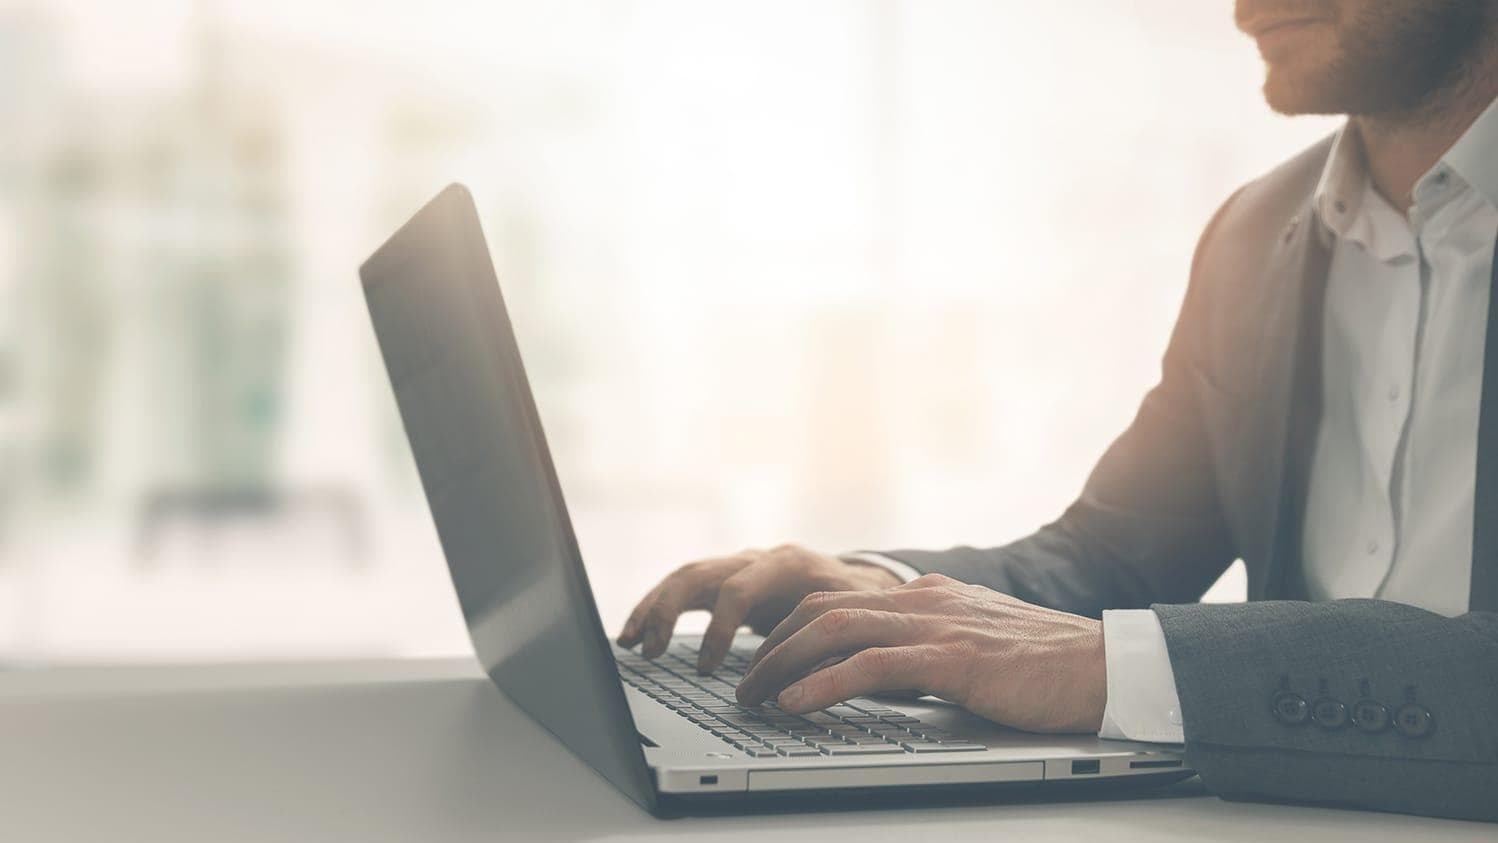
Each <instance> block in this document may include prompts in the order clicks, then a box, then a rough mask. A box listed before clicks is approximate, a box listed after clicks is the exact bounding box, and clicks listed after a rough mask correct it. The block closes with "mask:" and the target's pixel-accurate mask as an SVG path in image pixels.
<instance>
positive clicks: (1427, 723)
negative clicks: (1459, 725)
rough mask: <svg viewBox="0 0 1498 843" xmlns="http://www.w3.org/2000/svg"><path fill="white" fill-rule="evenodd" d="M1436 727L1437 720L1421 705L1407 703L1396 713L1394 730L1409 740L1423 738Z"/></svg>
mask: <svg viewBox="0 0 1498 843" xmlns="http://www.w3.org/2000/svg"><path fill="white" fill-rule="evenodd" d="M1435 727H1436V718H1435V717H1434V716H1433V715H1432V714H1431V713H1430V712H1429V711H1427V710H1426V708H1425V706H1422V705H1420V704H1419V703H1405V704H1404V705H1402V706H1400V707H1399V710H1398V711H1396V712H1394V728H1396V729H1398V730H1399V731H1400V733H1401V734H1403V735H1404V736H1405V737H1407V738H1423V737H1425V736H1426V735H1428V734H1430V732H1431V730H1432V729H1434V728H1435Z"/></svg>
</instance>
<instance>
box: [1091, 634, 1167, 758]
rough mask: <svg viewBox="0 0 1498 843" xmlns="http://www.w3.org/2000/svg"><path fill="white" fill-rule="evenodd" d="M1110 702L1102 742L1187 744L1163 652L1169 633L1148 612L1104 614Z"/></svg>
mask: <svg viewBox="0 0 1498 843" xmlns="http://www.w3.org/2000/svg"><path fill="white" fill-rule="evenodd" d="M1103 649H1104V651H1105V656H1104V658H1105V659H1106V663H1107V670H1108V702H1107V704H1106V705H1104V707H1103V727H1102V728H1101V729H1099V730H1098V737H1100V738H1112V739H1115V740H1130V741H1148V742H1151V743H1184V742H1185V740H1186V737H1185V734H1184V730H1183V729H1182V727H1181V700H1180V697H1178V696H1177V695H1176V679H1175V671H1174V670H1172V669H1171V666H1170V652H1169V651H1168V650H1167V649H1166V648H1165V631H1164V630H1163V629H1161V628H1160V619H1159V618H1157V617H1156V616H1155V613H1154V612H1152V611H1150V610H1149V609H1111V610H1109V611H1106V612H1103Z"/></svg>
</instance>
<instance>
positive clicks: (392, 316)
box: [359, 185, 653, 805]
mask: <svg viewBox="0 0 1498 843" xmlns="http://www.w3.org/2000/svg"><path fill="white" fill-rule="evenodd" d="M359 275H360V278H361V280H362V282H363V285H364V294H365V299H366V301H367V303H368V305H369V312H370V316H371V317H372V319H373V321H374V328H375V335H376V337H377V339H378V341H379V346H380V351H381V354H382V355H383V357H384V360H385V367H386V369H387V371H388V373H389V375H390V382H391V384H392V386H393V387H394V390H395V398H396V404H397V405H398V406H399V408H400V415H401V420H402V422H403V423H404V426H405V430H406V437H407V439H408V440H409V441H410V443H411V451H412V453H413V455H414V456H415V458H416V467H417V471H418V473H419V474H420V476H421V484H422V488H423V489H424V491H425V493H426V499H427V504H428V505H429V506H430V508H431V511H432V517H433V519H434V520H435V521H436V525H437V535H438V537H439V539H440V540H441V543H442V551H443V554H444V555H445V556H446V558H447V564H448V569H449V570H450V571H451V574H452V580H453V585H454V587H455V589H456V591H457V596H458V602H459V603H460V604H461V605H462V608H463V616H464V618H465V620H466V621H467V623H468V630H469V634H470V636H471V637H472V639H473V645H474V649H475V651H476V652H477V653H478V657H479V659H480V660H481V661H482V662H483V665H484V669H485V670H486V671H487V672H488V673H489V675H490V677H492V678H493V680H494V682H495V683H496V684H497V685H498V686H499V687H500V688H501V689H502V690H503V691H504V692H505V693H506V694H507V695H508V696H509V697H510V698H511V699H513V700H514V701H515V702H516V703H517V704H518V705H519V706H520V707H521V708H523V709H525V711H526V712H527V713H528V714H530V715H531V716H532V717H534V718H535V719H536V720H538V721H540V722H541V724H542V725H544V726H546V728H547V729H549V730H550V731H551V732H552V733H553V734H555V735H557V736H558V737H559V738H561V739H562V740H563V741H564V742H565V743H566V744H567V745H568V746H569V747H570V748H571V749H572V750H573V752H575V753H576V754H577V755H578V756H579V757H581V758H582V759H583V760H584V761H586V762H588V763H589V764H591V765H592V766H593V767H594V768H595V769H597V770H598V771H599V772H600V773H603V774H604V776H606V777H607V778H609V779H610V780H611V781H613V782H614V784H615V785H616V786H618V787H619V788H621V789H622V790H624V791H625V792H626V793H629V794H631V795H632V796H634V798H636V799H637V800H638V801H641V802H642V803H645V804H647V805H648V804H649V803H650V802H651V801H652V800H653V791H652V789H651V788H650V786H649V778H648V775H649V774H648V771H647V770H646V767H645V761H644V756H643V753H642V752H641V749H640V745H639V739H638V735H637V733H636V731H635V727H634V723H633V720H632V719H631V717H630V714H629V709H628V705H627V703H626V701H625V698H624V692H623V689H622V687H621V685H620V682H619V678H618V673H617V668H616V667H615V666H614V659H613V655H612V652H611V650H610V646H609V643H608V639H607V637H606V636H605V633H604V630H603V626H602V624H601V623H600V621H599V618H598V612H597V608H596V606H595V604H594V602H593V596H592V592H591V590H590V588H589V586H588V581H587V576H586V574H585V573H584V571H583V566H582V559H581V557H580V555H579V553H578V548H577V541H576V539H575V537H574V535H573V532H572V526H571V523H570V521H569V519H568V516H567V509H566V505H565V504H564V503H563V500H562V495H561V489H560V487H559V485H558V483H557V479H556V472H555V470H554V468H553V466H552V463H551V456H550V453H549V452H548V450H547V446H546V439H545V436H544V434H543V433H542V430H541V423H540V419H539V417H538V416H537V413H536V407H535V403H534V400H533V398H532V396H531V392H530V388H529V385H528V383H527V381H526V377H525V371H524V368H523V367H522V365H521V359H520V352H519V349H518V347H517V345H516V342H515V336H514V333H513V331H512V330H511V328H510V321H509V316H508V314H507V312H506V309H505V305H504V301H503V299H502V297H501V295H500V291H499V285H498V283H497V281H496V279H495V275H494V267H493V264H492V262H491V261H490V258H489V251H488V248H487V247H486V246H485V244H484V239H483V233H482V231H481V230H480V228H479V221H478V215H477V213H476V211H475V209H474V206H473V201H472V198H471V197H470V196H469V194H468V191H467V190H466V189H464V188H463V187H461V186H459V185H453V186H450V187H448V188H447V189H446V190H444V191H443V192H442V193H441V194H439V195H438V196H437V197H436V198H435V199H433V200H432V201H431V202H429V203H428V204H427V205H426V207H424V208H423V209H422V210H421V211H420V212H418V213H417V214H416V216H415V217H414V218H412V219H411V221H410V222H408V223H407V224H406V225H405V226H403V227H402V228H401V229H400V231H398V232H396V234H395V235H394V236H392V237H391V238H390V240H389V241H387V242H386V243H385V245H383V246H381V247H380V249H379V250H378V251H377V252H375V254H374V255H373V256H372V257H370V259H369V260H368V261H366V262H365V264H364V266H363V267H361V268H360V271H359Z"/></svg>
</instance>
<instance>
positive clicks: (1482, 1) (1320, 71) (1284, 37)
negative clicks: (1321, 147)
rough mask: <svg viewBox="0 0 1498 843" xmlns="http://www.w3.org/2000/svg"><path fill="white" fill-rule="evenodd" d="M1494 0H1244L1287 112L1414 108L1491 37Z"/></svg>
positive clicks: (1280, 106) (1267, 85) (1276, 100)
mask: <svg viewBox="0 0 1498 843" xmlns="http://www.w3.org/2000/svg"><path fill="white" fill-rule="evenodd" d="M1495 6H1498V4H1495V3H1494V2H1493V0H1237V5H1236V8H1235V10H1234V19H1235V20H1236V22H1237V24H1238V28H1239V29H1241V30H1243V31H1244V32H1246V33H1248V34H1249V35H1251V36H1253V38H1254V40H1256V41H1257V42H1258V44H1259V53H1260V55H1262V56H1263V57H1264V63H1265V65H1267V70H1268V76H1267V78H1266V79H1265V82H1264V97H1265V99H1267V100H1268V101H1269V105H1270V107H1271V108H1273V109H1274V110H1275V111H1279V112H1281V113H1284V114H1360V115H1382V114H1408V113H1411V112H1414V111H1417V110H1418V109H1419V107H1420V106H1421V104H1422V103H1424V102H1425V101H1426V100H1427V99H1428V98H1429V97H1430V95H1431V94H1432V93H1434V92H1436V91H1439V90H1441V89H1443V88H1444V87H1446V86H1447V85H1449V84H1451V83H1452V82H1454V81H1456V80H1458V79H1460V78H1461V77H1462V75H1463V73H1464V72H1465V71H1466V70H1467V69H1468V68H1469V67H1470V66H1471V65H1472V60H1473V58H1474V57H1475V56H1476V55H1477V53H1478V52H1479V51H1480V50H1485V49H1491V46H1490V44H1489V40H1490V37H1489V36H1490V30H1491V29H1492V26H1491V24H1492V22H1493V20H1495V19H1498V13H1495V11H1494V7H1495Z"/></svg>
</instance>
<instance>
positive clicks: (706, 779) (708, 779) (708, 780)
mask: <svg viewBox="0 0 1498 843" xmlns="http://www.w3.org/2000/svg"><path fill="white" fill-rule="evenodd" d="M697 783H698V784H717V783H718V777H717V776H698V777H697Z"/></svg>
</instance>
